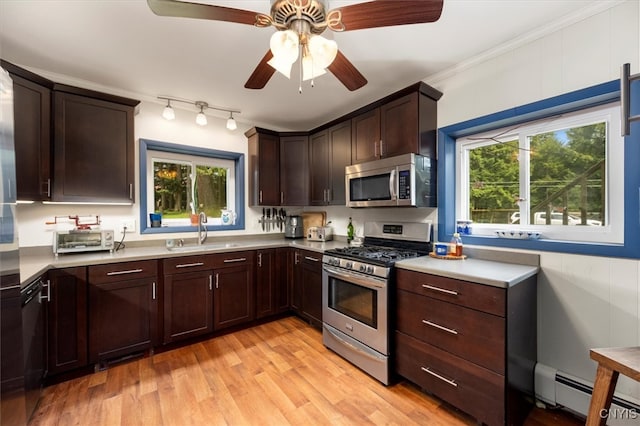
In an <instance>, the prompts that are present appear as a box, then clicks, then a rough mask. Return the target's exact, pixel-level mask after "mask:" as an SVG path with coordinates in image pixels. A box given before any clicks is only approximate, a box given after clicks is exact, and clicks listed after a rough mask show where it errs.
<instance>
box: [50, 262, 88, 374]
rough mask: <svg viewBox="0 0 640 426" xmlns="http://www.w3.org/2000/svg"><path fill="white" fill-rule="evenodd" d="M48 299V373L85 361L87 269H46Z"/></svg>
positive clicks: (86, 362) (82, 267)
mask: <svg viewBox="0 0 640 426" xmlns="http://www.w3.org/2000/svg"><path fill="white" fill-rule="evenodd" d="M49 291H50V297H49V301H48V302H47V324H48V325H47V330H48V333H47V336H48V337H47V349H48V350H47V353H48V363H47V364H48V365H47V369H48V373H49V374H50V375H53V374H57V373H62V372H65V371H69V370H74V369H76V368H81V367H84V366H86V365H87V364H88V358H87V268H86V267H85V266H80V267H77V268H64V269H53V270H51V271H49Z"/></svg>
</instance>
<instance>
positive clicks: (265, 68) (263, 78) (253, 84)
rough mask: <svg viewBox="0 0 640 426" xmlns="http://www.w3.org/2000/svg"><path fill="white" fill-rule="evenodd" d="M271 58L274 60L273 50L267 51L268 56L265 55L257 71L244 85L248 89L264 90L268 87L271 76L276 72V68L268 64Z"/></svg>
mask: <svg viewBox="0 0 640 426" xmlns="http://www.w3.org/2000/svg"><path fill="white" fill-rule="evenodd" d="M271 58H273V53H271V50H267V53H266V55H264V57H263V58H262V60H261V61H260V63H259V64H258V66H257V67H256V69H255V70H253V73H252V74H251V75H250V76H249V79H248V80H247V82H246V83H245V84H244V87H245V88H246V89H262V88H264V86H266V85H267V83H268V82H269V79H270V78H271V76H272V75H273V74H274V73H275V72H276V70H275V68H273V67H272V66H271V65H269V64H268V63H267V62H269V61H270V60H271Z"/></svg>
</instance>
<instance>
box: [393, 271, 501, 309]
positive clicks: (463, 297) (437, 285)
mask: <svg viewBox="0 0 640 426" xmlns="http://www.w3.org/2000/svg"><path fill="white" fill-rule="evenodd" d="M397 273H398V275H397V277H398V288H399V289H402V290H406V291H410V292H413V293H416V294H421V295H424V296H429V297H433V298H434V299H439V300H444V301H445V302H451V303H455V304H457V305H461V306H466V307H468V308H473V309H477V310H479V311H483V312H488V313H490V314H493V315H499V316H502V317H504V316H505V311H506V289H504V288H499V287H492V286H488V285H483V284H476V283H471V282H467V281H461V280H456V279H453V278H447V277H440V276H438V275H431V274H423V273H420V272H414V271H407V270H405V269H398V271H397Z"/></svg>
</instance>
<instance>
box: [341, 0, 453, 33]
mask: <svg viewBox="0 0 640 426" xmlns="http://www.w3.org/2000/svg"><path fill="white" fill-rule="evenodd" d="M442 2H443V0H412V1H411V0H377V1H368V2H364V3H358V4H354V5H351V6H344V7H340V8H338V9H336V10H337V11H340V13H341V14H342V24H343V25H344V30H343V31H353V30H362V29H365V28H376V27H389V26H393V25H407V24H422V23H425V22H434V21H437V20H438V19H439V18H440V15H441V14H442Z"/></svg>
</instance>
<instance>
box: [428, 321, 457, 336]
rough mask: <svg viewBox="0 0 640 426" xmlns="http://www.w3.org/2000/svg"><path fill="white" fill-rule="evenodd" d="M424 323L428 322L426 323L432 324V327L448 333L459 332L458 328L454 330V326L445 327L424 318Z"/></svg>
mask: <svg viewBox="0 0 640 426" xmlns="http://www.w3.org/2000/svg"><path fill="white" fill-rule="evenodd" d="M422 323H423V324H426V325H430V326H431V327H435V328H437V329H438V330H442V331H446V332H447V333H451V334H458V332H457V331H456V330H454V329H453V328H448V327H444V326H442V325H440V324H436V323H435V322H431V321H428V320H422Z"/></svg>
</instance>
